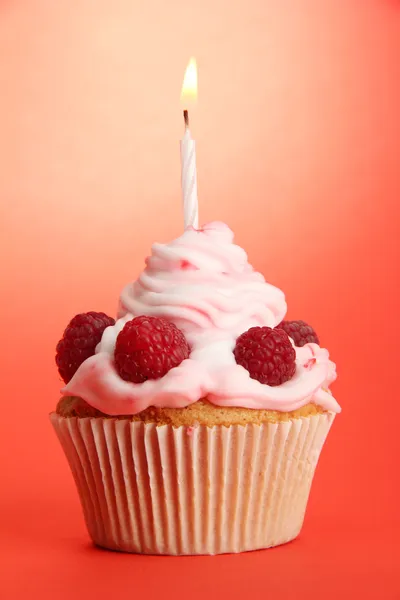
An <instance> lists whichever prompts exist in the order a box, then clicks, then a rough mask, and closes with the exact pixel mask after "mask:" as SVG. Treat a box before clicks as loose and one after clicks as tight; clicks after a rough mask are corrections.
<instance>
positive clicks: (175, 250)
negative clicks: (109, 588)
mask: <svg viewBox="0 0 400 600" xmlns="http://www.w3.org/2000/svg"><path fill="white" fill-rule="evenodd" d="M285 314H286V302H285V297H284V294H283V293H282V292H281V291H280V290H279V289H277V288H276V287H274V286H272V285H271V284H269V283H267V282H266V281H265V279H264V277H263V276H262V275H261V274H260V273H257V272H256V271H254V269H253V268H252V267H251V266H250V265H249V263H248V261H247V256H246V253H245V252H244V250H243V249H241V248H240V247H238V246H237V245H235V244H234V243H233V234H232V232H231V231H230V229H229V228H228V227H227V226H226V225H224V224H222V223H211V224H209V225H207V226H205V227H204V228H203V229H200V230H196V229H193V228H191V227H189V228H187V229H186V230H185V232H184V233H183V235H182V236H180V237H179V238H178V239H176V240H174V241H173V242H171V243H169V244H154V245H153V247H152V253H151V256H150V257H149V258H148V259H147V261H146V268H145V270H144V271H143V273H142V274H141V275H140V277H139V278H138V279H137V281H135V282H134V283H133V284H130V285H128V286H127V287H126V288H125V289H124V290H123V292H122V294H121V298H120V305H119V312H118V315H117V320H116V321H114V319H112V318H111V317H108V316H107V315H105V314H104V313H94V312H90V313H85V314H81V315H77V316H76V317H74V318H73V319H72V321H71V322H70V324H69V325H68V327H67V328H66V330H65V332H64V335H63V338H62V339H61V340H60V342H59V343H58V346H57V354H56V361H57V365H58V369H59V372H60V374H61V376H62V378H63V379H64V381H65V382H66V385H65V387H64V388H63V390H62V398H61V400H60V401H59V403H58V405H57V409H56V411H55V412H54V413H52V414H51V420H52V423H53V426H54V428H55V430H56V432H57V435H58V437H59V439H60V442H61V444H62V446H63V449H64V451H65V454H66V456H67V459H68V461H69V464H70V467H71V470H72V473H73V475H74V478H75V482H76V485H77V488H78V491H79V494H80V499H81V503H82V508H83V512H84V516H85V520H86V524H87V528H88V531H89V534H90V536H91V538H92V540H93V541H94V543H95V544H97V545H99V546H103V547H105V548H111V549H113V550H121V551H126V552H137V553H146V554H173V555H185V554H220V553H226V552H242V551H246V550H255V549H258V548H268V547H271V546H276V545H278V544H283V543H285V542H288V541H290V540H292V539H294V538H295V537H296V536H297V535H298V533H299V532H300V529H301V527H302V523H303V519H304V513H305V510H306V505H307V500H308V495H309V492H310V487H311V483H312V479H313V475H314V471H315V467H316V465H317V462H318V458H319V455H320V452H321V449H322V446H323V444H324V441H325V438H326V436H327V434H328V431H329V429H330V426H331V424H332V422H333V419H334V417H335V414H336V413H338V412H340V407H339V405H338V404H337V402H336V400H335V399H334V397H333V396H332V394H331V393H330V390H329V386H330V384H331V383H332V382H333V381H334V379H335V377H336V374H335V365H334V363H332V362H331V361H330V360H329V354H328V351H327V350H325V349H323V348H321V347H320V345H319V341H318V338H317V336H316V333H315V332H314V330H313V329H312V328H311V327H309V326H308V325H307V324H306V323H304V322H302V321H291V322H290V321H285V320H284V317H285Z"/></svg>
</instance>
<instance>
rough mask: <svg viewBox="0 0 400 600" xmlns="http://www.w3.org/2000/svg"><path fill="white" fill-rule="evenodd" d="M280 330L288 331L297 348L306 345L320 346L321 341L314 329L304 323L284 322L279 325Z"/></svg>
mask: <svg viewBox="0 0 400 600" xmlns="http://www.w3.org/2000/svg"><path fill="white" fill-rule="evenodd" d="M277 327H278V328H279V329H283V331H286V333H287V334H288V336H289V337H291V338H292V340H293V341H294V344H295V346H298V347H301V346H304V345H305V344H311V343H313V344H319V339H318V336H317V334H316V333H315V331H314V329H313V328H312V327H311V326H310V325H307V323H305V322H304V321H282V323H280V324H279V325H277Z"/></svg>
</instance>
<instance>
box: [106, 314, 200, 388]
mask: <svg viewBox="0 0 400 600" xmlns="http://www.w3.org/2000/svg"><path fill="white" fill-rule="evenodd" d="M189 353H190V351H189V346H188V343H187V341H186V338H185V336H184V335H183V333H182V331H181V330H180V329H178V328H177V327H176V325H174V324H173V323H170V322H169V321H166V320H165V319H159V318H158V317H147V316H143V317H136V318H135V319H132V321H128V323H126V325H125V326H124V328H123V329H122V331H121V332H120V333H119V334H118V337H117V342H116V344H115V353H114V358H115V366H116V368H117V371H118V373H119V374H120V376H121V377H122V379H125V381H132V382H134V383H143V381H146V380H147V379H159V378H160V377H163V376H164V375H165V374H166V373H168V371H169V370H170V369H172V368H173V367H177V366H178V365H180V364H181V362H182V361H183V360H185V358H188V356H189Z"/></svg>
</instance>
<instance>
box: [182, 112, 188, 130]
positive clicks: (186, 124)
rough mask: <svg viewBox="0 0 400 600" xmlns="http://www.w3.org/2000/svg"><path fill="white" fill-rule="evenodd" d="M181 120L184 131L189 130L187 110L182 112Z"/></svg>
mask: <svg viewBox="0 0 400 600" xmlns="http://www.w3.org/2000/svg"><path fill="white" fill-rule="evenodd" d="M183 120H184V121H185V127H186V129H188V128H189V111H188V110H184V111H183Z"/></svg>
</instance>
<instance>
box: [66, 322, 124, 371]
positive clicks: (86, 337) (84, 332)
mask: <svg viewBox="0 0 400 600" xmlns="http://www.w3.org/2000/svg"><path fill="white" fill-rule="evenodd" d="M111 325H115V320H114V319H113V318H111V317H109V316H107V315H106V314H105V313H103V312H88V313H81V314H79V315H76V316H75V317H74V318H73V319H72V320H71V321H70V322H69V323H68V326H67V328H66V329H65V331H64V335H63V337H62V338H61V340H60V341H59V342H58V344H57V348H56V363H57V367H58V371H59V373H60V375H61V377H62V378H63V380H64V381H65V383H68V381H70V379H72V377H73V376H74V375H75V373H76V371H77V370H78V368H79V367H80V366H81V364H82V363H83V362H84V361H85V360H86V359H87V358H89V357H90V356H93V354H94V353H95V350H96V346H97V344H98V343H99V342H100V340H101V337H102V335H103V332H104V330H105V329H106V327H110V326H111Z"/></svg>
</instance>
